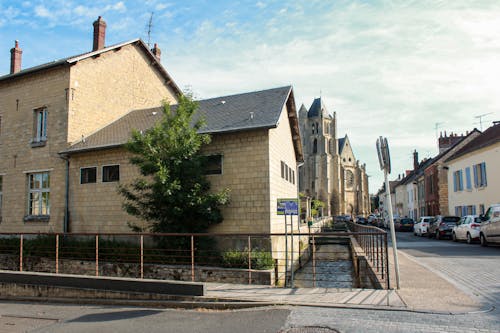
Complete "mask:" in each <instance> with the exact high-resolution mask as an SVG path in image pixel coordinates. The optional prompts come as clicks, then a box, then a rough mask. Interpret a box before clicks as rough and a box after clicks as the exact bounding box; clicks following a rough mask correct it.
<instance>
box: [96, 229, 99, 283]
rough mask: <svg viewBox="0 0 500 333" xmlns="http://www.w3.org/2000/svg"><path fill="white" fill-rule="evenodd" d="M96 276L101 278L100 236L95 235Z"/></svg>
mask: <svg viewBox="0 0 500 333" xmlns="http://www.w3.org/2000/svg"><path fill="white" fill-rule="evenodd" d="M95 276H99V235H95Z"/></svg>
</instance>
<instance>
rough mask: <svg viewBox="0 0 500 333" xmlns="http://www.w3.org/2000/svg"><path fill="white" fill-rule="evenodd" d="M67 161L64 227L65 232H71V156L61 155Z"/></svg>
mask: <svg viewBox="0 0 500 333" xmlns="http://www.w3.org/2000/svg"><path fill="white" fill-rule="evenodd" d="M59 157H61V158H62V159H63V160H65V161H66V177H65V193H64V225H63V232H64V233H65V234H66V233H68V232H69V156H68V155H67V154H59Z"/></svg>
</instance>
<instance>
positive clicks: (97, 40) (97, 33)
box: [92, 16, 106, 51]
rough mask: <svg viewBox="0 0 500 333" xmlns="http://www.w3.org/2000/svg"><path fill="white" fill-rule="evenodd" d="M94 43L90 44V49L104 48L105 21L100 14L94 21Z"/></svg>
mask: <svg viewBox="0 0 500 333" xmlns="http://www.w3.org/2000/svg"><path fill="white" fill-rule="evenodd" d="M93 25H94V43H93V46H92V51H97V50H100V49H103V48H104V42H105V39H106V22H105V21H104V20H103V19H102V17H101V16H99V17H98V18H97V20H95V21H94V23H93Z"/></svg>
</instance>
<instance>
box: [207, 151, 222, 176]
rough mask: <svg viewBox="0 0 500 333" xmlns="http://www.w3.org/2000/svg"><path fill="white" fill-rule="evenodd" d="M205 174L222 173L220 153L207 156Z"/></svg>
mask: <svg viewBox="0 0 500 333" xmlns="http://www.w3.org/2000/svg"><path fill="white" fill-rule="evenodd" d="M205 175H222V155H220V154H218V155H210V156H207V159H206V165H205Z"/></svg>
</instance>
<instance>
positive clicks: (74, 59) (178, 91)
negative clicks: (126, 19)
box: [0, 38, 182, 95]
mask: <svg viewBox="0 0 500 333" xmlns="http://www.w3.org/2000/svg"><path fill="white" fill-rule="evenodd" d="M130 44H136V45H138V46H139V47H140V48H141V49H142V50H143V51H144V52H145V54H146V55H147V56H148V57H149V58H150V60H151V61H152V64H153V65H154V66H155V67H156V68H157V69H158V70H159V71H160V73H161V74H162V75H163V76H164V77H165V82H166V83H167V84H168V85H169V86H170V87H171V88H172V89H173V90H174V92H175V93H176V94H178V95H179V94H182V91H181V89H180V88H179V87H178V86H177V84H176V83H175V82H174V80H172V77H171V76H170V75H169V74H168V73H167V71H166V70H165V68H164V67H163V66H162V65H161V63H160V62H159V61H158V60H157V59H156V57H155V55H154V54H153V53H151V50H149V48H148V47H147V46H146V44H145V43H144V42H143V41H142V40H141V39H139V38H136V39H132V40H130V41H127V42H123V43H119V44H115V45H111V46H108V47H105V48H102V49H100V50H97V51H92V52H86V53H82V54H79V55H76V56H71V57H67V58H63V59H59V60H54V61H52V62H48V63H46V64H42V65H38V66H34V67H30V68H26V69H23V70H21V71H19V72H17V73H13V74H7V75H3V76H0V82H2V81H7V80H10V79H14V78H18V77H22V76H24V75H28V74H32V73H36V72H39V71H43V70H46V69H50V68H54V67H58V66H70V65H73V64H75V63H77V62H78V61H81V60H84V59H87V58H90V57H95V56H98V55H100V54H102V53H105V52H109V51H113V50H119V49H120V48H122V47H124V46H126V45H130Z"/></svg>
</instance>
